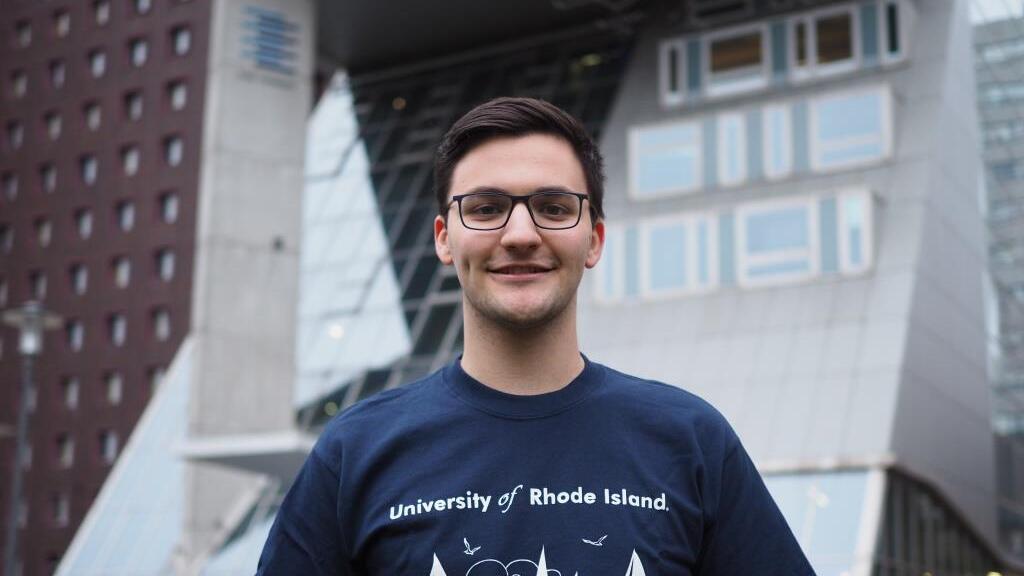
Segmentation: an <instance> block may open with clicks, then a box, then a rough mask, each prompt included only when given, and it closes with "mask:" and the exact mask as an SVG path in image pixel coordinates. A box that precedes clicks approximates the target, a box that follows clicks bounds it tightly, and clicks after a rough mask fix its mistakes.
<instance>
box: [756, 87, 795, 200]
mask: <svg viewBox="0 0 1024 576" xmlns="http://www.w3.org/2000/svg"><path fill="white" fill-rule="evenodd" d="M773 111H781V112H782V140H783V142H782V146H783V150H782V157H783V158H784V160H785V161H784V164H785V169H784V170H782V171H779V172H776V171H775V170H774V169H773V167H772V166H771V164H770V163H769V162H768V157H769V155H770V154H771V150H773V149H774V144H773V142H772V140H771V136H772V133H771V130H769V128H768V116H769V112H773ZM761 165H762V168H761V172H762V173H763V174H764V178H765V180H769V181H772V180H781V179H783V178H786V177H788V176H790V175H792V174H793V103H792V102H772V103H769V104H766V105H765V106H764V107H763V108H762V109H761Z"/></svg>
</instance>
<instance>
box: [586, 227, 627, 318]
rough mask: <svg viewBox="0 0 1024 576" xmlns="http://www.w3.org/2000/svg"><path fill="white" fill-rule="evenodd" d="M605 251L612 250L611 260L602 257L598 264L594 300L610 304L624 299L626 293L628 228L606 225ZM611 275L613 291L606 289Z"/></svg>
mask: <svg viewBox="0 0 1024 576" xmlns="http://www.w3.org/2000/svg"><path fill="white" fill-rule="evenodd" d="M604 239H605V241H604V251H605V252H610V253H611V254H610V255H609V258H610V259H611V261H610V262H609V261H608V260H607V259H605V258H602V260H601V261H600V262H598V265H597V270H596V271H597V272H598V274H596V276H597V278H596V281H595V282H594V300H595V301H596V302H598V303H602V304H609V303H613V302H618V301H620V300H622V299H623V298H624V296H625V294H626V268H625V266H624V260H625V257H626V228H625V226H624V225H614V226H611V225H606V226H605V229H604ZM608 275H611V278H612V284H613V286H612V291H611V292H610V293H609V292H607V291H606V290H605V281H606V279H607V277H608Z"/></svg>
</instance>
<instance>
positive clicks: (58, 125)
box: [43, 111, 64, 140]
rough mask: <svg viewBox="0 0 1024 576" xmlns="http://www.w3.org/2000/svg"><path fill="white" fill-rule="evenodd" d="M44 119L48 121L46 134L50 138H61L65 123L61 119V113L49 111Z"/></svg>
mask: <svg viewBox="0 0 1024 576" xmlns="http://www.w3.org/2000/svg"><path fill="white" fill-rule="evenodd" d="M43 121H44V122H45V123H46V134H47V136H49V137H50V140H56V139H57V138H60V133H61V129H62V128H63V124H64V123H63V122H62V120H61V117H60V114H59V113H57V112H55V111H53V112H47V113H46V116H45V117H44V118H43Z"/></svg>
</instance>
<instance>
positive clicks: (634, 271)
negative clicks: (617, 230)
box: [623, 226, 640, 296]
mask: <svg viewBox="0 0 1024 576" xmlns="http://www.w3.org/2000/svg"><path fill="white" fill-rule="evenodd" d="M625 235H626V243H625V248H626V254H625V255H624V257H623V258H624V262H623V263H624V264H625V269H626V296H636V295H638V294H639V293H640V254H639V253H640V250H639V243H640V242H639V238H638V236H639V234H638V233H637V229H636V226H630V227H628V228H626V233H625Z"/></svg>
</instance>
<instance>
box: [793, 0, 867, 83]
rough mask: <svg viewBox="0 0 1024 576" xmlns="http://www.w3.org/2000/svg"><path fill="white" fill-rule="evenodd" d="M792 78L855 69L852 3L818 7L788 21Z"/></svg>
mask: <svg viewBox="0 0 1024 576" xmlns="http://www.w3.org/2000/svg"><path fill="white" fill-rule="evenodd" d="M789 29H790V38H791V42H790V46H791V54H790V62H791V65H792V71H793V78H795V79H798V80H799V79H804V78H809V77H813V76H827V75H829V74H838V73H844V72H849V71H851V70H854V69H855V68H856V67H857V66H858V65H859V61H858V54H859V52H860V41H859V38H860V36H859V34H858V31H859V30H860V26H859V24H858V21H857V11H856V9H855V7H845V6H844V7H842V8H839V9H831V10H825V11H819V12H816V13H812V14H810V15H807V16H802V17H799V18H798V19H795V20H792V21H791V23H790V28H789Z"/></svg>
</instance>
